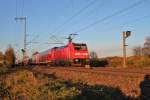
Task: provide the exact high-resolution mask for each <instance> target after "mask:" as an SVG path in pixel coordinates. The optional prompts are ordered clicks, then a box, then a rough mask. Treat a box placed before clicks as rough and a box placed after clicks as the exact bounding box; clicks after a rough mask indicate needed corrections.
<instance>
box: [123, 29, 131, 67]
mask: <svg viewBox="0 0 150 100" xmlns="http://www.w3.org/2000/svg"><path fill="white" fill-rule="evenodd" d="M130 35H131V31H124V32H123V68H126V67H127V65H126V60H127V57H126V47H127V46H128V45H127V44H126V39H127V38H128V37H129V36H130Z"/></svg>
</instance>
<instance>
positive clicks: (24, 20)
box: [15, 17, 27, 61]
mask: <svg viewBox="0 0 150 100" xmlns="http://www.w3.org/2000/svg"><path fill="white" fill-rule="evenodd" d="M15 20H16V21H17V20H20V21H21V22H22V21H23V22H24V48H23V49H22V53H23V61H24V60H25V57H26V51H27V48H26V45H27V34H26V17H15Z"/></svg>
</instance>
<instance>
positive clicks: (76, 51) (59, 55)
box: [32, 38, 89, 66]
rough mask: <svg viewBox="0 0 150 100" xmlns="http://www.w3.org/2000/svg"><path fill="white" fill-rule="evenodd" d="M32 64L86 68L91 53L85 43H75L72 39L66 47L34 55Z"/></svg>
mask: <svg viewBox="0 0 150 100" xmlns="http://www.w3.org/2000/svg"><path fill="white" fill-rule="evenodd" d="M32 63H34V64H50V65H79V66H84V65H88V64H89V53H88V49H87V45H86V44H85V43H73V42H72V38H70V39H69V43H68V44H67V45H65V46H61V47H54V48H52V49H49V50H47V51H44V52H41V53H38V52H36V53H34V54H33V55H32Z"/></svg>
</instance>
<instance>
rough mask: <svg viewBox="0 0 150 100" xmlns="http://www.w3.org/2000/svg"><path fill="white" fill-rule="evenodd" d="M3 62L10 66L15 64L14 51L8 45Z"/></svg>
mask: <svg viewBox="0 0 150 100" xmlns="http://www.w3.org/2000/svg"><path fill="white" fill-rule="evenodd" d="M5 61H6V62H7V63H8V64H10V66H12V65H14V64H15V53H14V49H13V48H12V47H11V46H10V45H9V47H8V48H7V50H6V51H5Z"/></svg>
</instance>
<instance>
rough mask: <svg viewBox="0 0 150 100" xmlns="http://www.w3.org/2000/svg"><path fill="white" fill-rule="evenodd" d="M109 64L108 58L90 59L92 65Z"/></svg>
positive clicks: (101, 65)
mask: <svg viewBox="0 0 150 100" xmlns="http://www.w3.org/2000/svg"><path fill="white" fill-rule="evenodd" d="M106 65H108V61H107V60H106V59H101V60H99V59H91V60H90V66H91V67H105V66H106Z"/></svg>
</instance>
